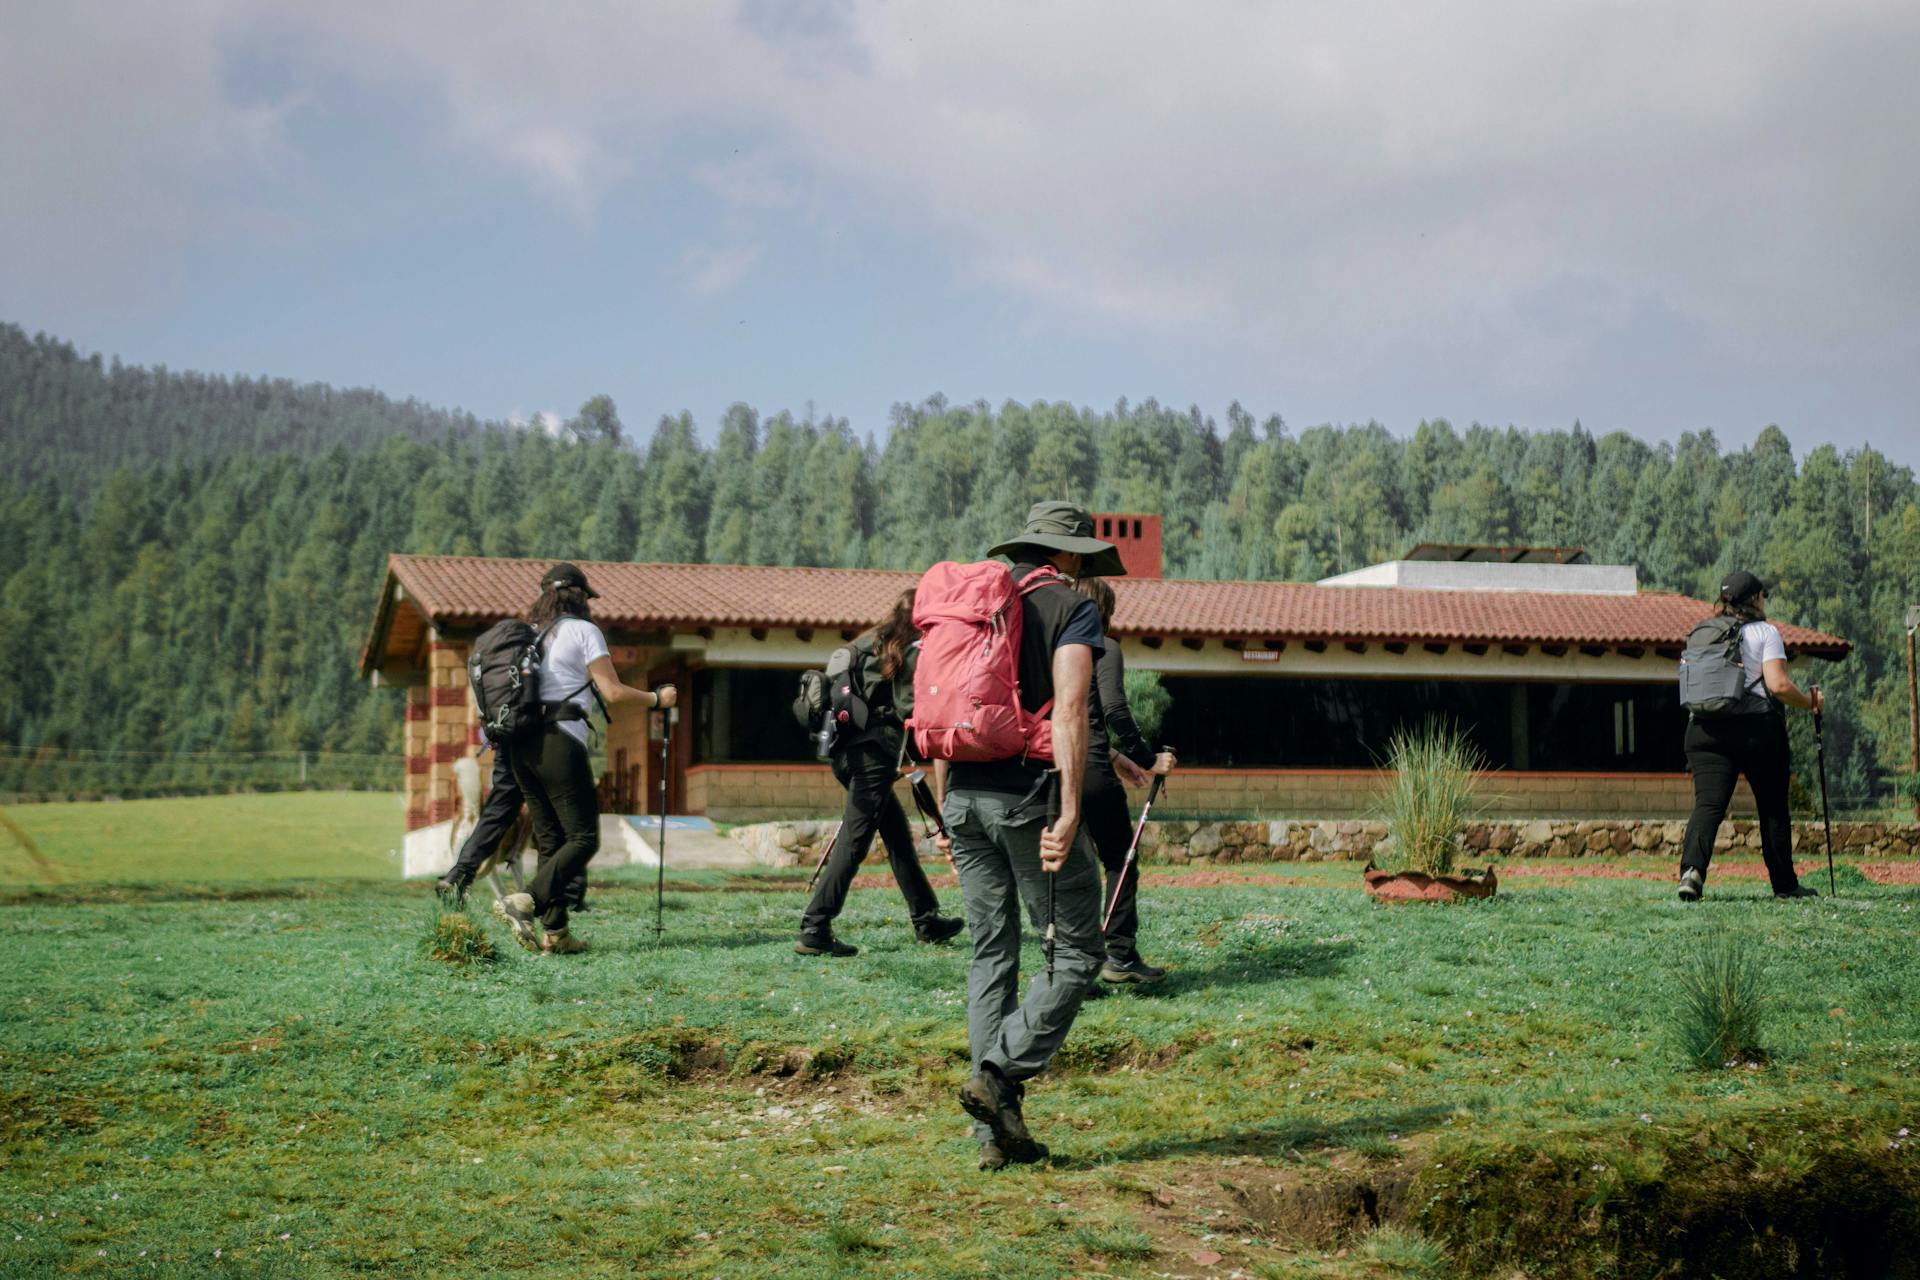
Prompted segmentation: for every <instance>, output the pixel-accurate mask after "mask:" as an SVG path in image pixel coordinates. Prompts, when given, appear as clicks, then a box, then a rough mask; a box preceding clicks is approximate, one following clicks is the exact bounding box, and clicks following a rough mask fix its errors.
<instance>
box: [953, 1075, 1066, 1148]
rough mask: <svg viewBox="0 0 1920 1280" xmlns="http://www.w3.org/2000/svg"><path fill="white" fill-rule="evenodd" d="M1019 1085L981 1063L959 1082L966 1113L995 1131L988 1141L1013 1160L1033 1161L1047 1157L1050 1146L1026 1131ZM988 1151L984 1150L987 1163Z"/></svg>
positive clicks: (1021, 1090) (961, 1100)
mask: <svg viewBox="0 0 1920 1280" xmlns="http://www.w3.org/2000/svg"><path fill="white" fill-rule="evenodd" d="M1023 1092H1025V1091H1024V1090H1023V1089H1021V1088H1020V1086H1019V1085H1015V1084H1009V1083H1008V1082H1007V1081H1006V1079H1005V1078H1004V1077H1003V1076H1001V1074H1000V1073H999V1072H998V1071H995V1070H993V1069H992V1068H990V1067H982V1068H981V1069H980V1070H978V1071H976V1072H974V1073H973V1074H972V1075H971V1076H969V1077H968V1078H967V1082H966V1083H965V1084H963V1085H961V1086H960V1105H961V1107H962V1108H963V1109H965V1111H966V1113H967V1114H968V1115H970V1116H972V1117H973V1118H974V1119H975V1120H978V1121H979V1122H980V1123H981V1124H984V1125H985V1126H987V1128H988V1129H989V1130H991V1131H992V1135H993V1136H992V1138H991V1139H990V1143H989V1145H991V1146H993V1147H996V1148H998V1150H999V1152H1000V1154H1001V1155H1002V1156H1004V1157H1005V1159H1006V1161H1007V1162H1009V1163H1012V1164H1032V1163H1033V1162H1034V1161H1036V1160H1044V1159H1046V1158H1047V1149H1046V1148H1045V1147H1043V1146H1041V1145H1040V1144H1039V1143H1037V1142H1035V1141H1034V1140H1033V1135H1032V1134H1030V1133H1028V1132H1027V1122H1026V1119H1025V1118H1024V1117H1023V1116H1022V1115H1021V1114H1020V1095H1021V1094H1022V1093H1023ZM985 1160H986V1152H985V1151H984V1150H982V1152H981V1162H982V1164H983V1165H984V1164H985Z"/></svg>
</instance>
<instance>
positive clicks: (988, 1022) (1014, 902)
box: [912, 502, 1126, 1169]
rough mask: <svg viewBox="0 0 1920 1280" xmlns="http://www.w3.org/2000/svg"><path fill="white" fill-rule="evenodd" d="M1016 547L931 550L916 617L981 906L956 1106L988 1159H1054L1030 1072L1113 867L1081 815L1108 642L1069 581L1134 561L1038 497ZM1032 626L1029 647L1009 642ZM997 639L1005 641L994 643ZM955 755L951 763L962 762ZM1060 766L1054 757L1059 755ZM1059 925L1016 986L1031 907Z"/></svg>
mask: <svg viewBox="0 0 1920 1280" xmlns="http://www.w3.org/2000/svg"><path fill="white" fill-rule="evenodd" d="M987 554H988V555H992V556H1001V555H1004V556H1006V557H1007V558H1008V559H1010V560H1012V561H1013V569H1012V573H1011V574H1010V575H1009V574H1008V572H1007V570H1006V567H1005V566H1003V565H1000V564H998V563H997V562H992V561H989V562H987V563H985V564H978V565H955V564H941V565H935V566H934V567H933V568H932V569H930V570H928V572H927V575H926V577H925V578H923V579H922V580H921V586H920V594H919V598H918V600H917V601H916V603H915V608H914V621H915V622H916V623H917V624H919V626H920V627H921V630H922V631H923V632H924V633H925V638H924V640H923V642H922V646H921V652H920V660H919V669H918V671H917V673H916V675H915V679H914V714H913V720H912V728H913V730H914V741H915V744H916V746H917V747H919V749H920V750H921V752H922V754H924V755H927V756H929V757H930V758H932V759H934V760H935V761H936V766H935V777H936V782H937V787H938V790H939V793H940V796H941V798H942V813H943V816H944V819H945V822H946V828H947V832H948V834H949V837H950V843H949V846H948V847H949V850H950V854H951V856H952V859H953V864H954V868H955V870H957V871H958V872H959V873H960V891H961V893H962V895H963V896H964V897H965V899H966V904H967V929H968V932H969V934H970V936H971V938H972V943H973V958H972V962H971V964H970V966H969V969H968V973H967V1043H968V1050H969V1053H970V1056H971V1058H972V1061H973V1067H974V1071H973V1074H972V1075H971V1076H970V1077H969V1078H968V1079H967V1082H966V1083H965V1084H964V1085H963V1086H961V1089H960V1104H961V1106H962V1107H963V1108H965V1110H966V1111H967V1113H968V1114H969V1115H971V1116H972V1117H973V1118H974V1121H975V1124H974V1132H975V1134H976V1135H977V1136H978V1137H979V1139H980V1167H981V1168H983V1169H997V1168H1000V1167H1001V1166H1003V1165H1006V1164H1009V1163H1025V1162H1031V1161H1035V1160H1043V1159H1045V1158H1046V1155H1047V1149H1046V1147H1044V1146H1042V1145H1041V1144H1040V1143H1038V1142H1035V1141H1034V1140H1033V1137H1032V1135H1030V1134H1029V1133H1028V1132H1027V1125H1026V1120H1025V1117H1024V1115H1023V1114H1022V1103H1023V1100H1024V1097H1025V1093H1026V1082H1027V1081H1028V1080H1029V1079H1031V1078H1032V1077H1034V1076H1036V1075H1038V1074H1039V1073H1040V1072H1041V1071H1042V1070H1044V1069H1045V1068H1046V1065H1047V1063H1049V1062H1050V1061H1052V1060H1053V1055H1054V1054H1055V1052H1057V1051H1058V1050H1059V1048H1060V1045H1061V1042H1062V1041H1064V1040H1065V1039H1066V1036H1067V1031H1068V1030H1069V1029H1070V1028H1071V1027H1072V1026H1073V1020H1074V1017H1075V1015H1077V1014H1078V1013H1079V1011H1080V1002H1081V1000H1083V999H1084V998H1085V997H1086V994H1087V989H1088V988H1089V987H1090V986H1092V984H1093V982H1094V980H1095V978H1096V976H1097V975H1098V973H1099V971H1100V962H1101V959H1102V957H1103V955H1104V954H1105V949H1104V947H1103V946H1102V945H1101V941H1100V871H1099V866H1098V864H1097V863H1096V862H1095V860H1094V856H1093V852H1092V850H1091V849H1090V848H1089V847H1088V844H1087V840H1086V837H1085V835H1084V834H1082V832H1081V830H1080V813H1081V810H1080V794H1081V783H1082V780H1083V778H1084V775H1085V770H1086V760H1087V697H1088V690H1089V688H1090V686H1091V684H1092V681H1093V664H1094V659H1095V658H1096V657H1097V656H1098V655H1099V653H1100V651H1101V649H1102V648H1103V647H1104V640H1103V636H1102V633H1101V630H1100V611H1099V610H1098V609H1097V608H1096V607H1095V606H1094V603H1093V601H1091V600H1089V599H1087V598H1086V597H1085V596H1082V595H1080V594H1079V593H1078V592H1076V591H1074V590H1073V589H1072V588H1071V587H1070V586H1069V585H1068V579H1069V578H1071V577H1073V576H1075V575H1078V574H1082V573H1088V574H1108V575H1118V574H1122V573H1125V572H1126V570H1125V569H1124V568H1122V567H1121V564H1120V556H1119V553H1118V552H1116V551H1115V550H1114V548H1113V546H1112V544H1110V543H1106V542H1101V541H1099V540H1097V539H1095V538H1094V537H1093V520H1092V518H1091V517H1090V516H1088V515H1087V513H1086V512H1085V511H1082V510H1081V509H1080V508H1078V507H1075V506H1073V505H1071V504H1069V503H1065V502H1042V503H1039V504H1037V505H1035V506H1034V507H1033V509H1032V510H1031V511H1029V512H1028V514H1027V523H1026V527H1025V528H1024V529H1023V530H1021V532H1020V533H1019V534H1018V535H1017V536H1015V537H1013V538H1010V539H1008V540H1007V541H1006V542H1003V543H1001V544H1000V545H999V546H996V547H994V548H993V549H992V550H991V551H989V552H988V553H987ZM1016 629H1017V632H1018V636H1019V643H1018V647H1017V648H1015V646H1013V645H1012V644H1009V643H1004V641H1007V640H1010V639H1011V637H1012V635H1013V634H1014V632H1015V631H1016ZM997 641H998V642H1001V643H996V642H997ZM949 762H950V763H949ZM1050 764H1051V765H1052V767H1051V768H1050V767H1049V765H1050ZM1023 906H1024V907H1025V909H1026V914H1027V917H1028V919H1029V920H1030V921H1032V923H1033V926H1034V928H1035V929H1037V930H1039V931H1041V933H1042V935H1043V937H1046V939H1047V941H1046V943H1045V951H1046V956H1047V961H1046V969H1045V971H1044V972H1043V973H1041V974H1040V975H1037V976H1036V977H1035V978H1034V980H1033V983H1032V985H1031V986H1030V987H1029V988H1028V990H1027V995H1026V999H1025V1000H1024V1001H1022V1000H1021V998H1020V913H1021V908H1022V907H1023Z"/></svg>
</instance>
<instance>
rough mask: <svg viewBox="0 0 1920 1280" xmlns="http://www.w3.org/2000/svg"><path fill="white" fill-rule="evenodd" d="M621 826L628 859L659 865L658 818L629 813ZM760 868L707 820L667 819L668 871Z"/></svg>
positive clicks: (638, 863) (740, 846) (744, 849)
mask: <svg viewBox="0 0 1920 1280" xmlns="http://www.w3.org/2000/svg"><path fill="white" fill-rule="evenodd" d="M622 823H623V825H624V826H625V827H626V830H625V831H624V832H623V833H622V834H623V841H622V842H623V844H624V845H625V847H626V849H627V851H628V860H629V861H630V862H631V863H632V864H633V865H634V866H639V867H657V866H659V865H660V855H659V851H658V849H657V848H656V846H657V845H658V844H659V842H660V817H659V815H658V814H644V813H636V814H629V815H627V816H626V817H625V818H623V819H622ZM758 865H759V862H758V861H757V860H756V859H755V858H754V855H753V853H752V851H751V850H749V849H748V848H747V847H746V846H745V845H743V844H741V843H740V842H739V841H737V840H735V839H733V838H732V837H731V836H723V835H721V834H720V833H719V832H718V831H716V830H714V826H713V823H712V822H710V821H709V820H707V819H706V818H695V817H674V816H669V817H668V818H667V870H669V871H701V870H739V869H742V868H746V867H754V866H758Z"/></svg>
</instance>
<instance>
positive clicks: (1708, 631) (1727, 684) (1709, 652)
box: [1680, 616, 1752, 720]
mask: <svg viewBox="0 0 1920 1280" xmlns="http://www.w3.org/2000/svg"><path fill="white" fill-rule="evenodd" d="M1745 625H1746V624H1745V623H1743V622H1742V621H1741V620H1740V619H1739V618H1734V617H1725V616H1722V617H1713V618H1708V619H1706V620H1705V621H1703V622H1701V623H1699V624H1698V625H1696V626H1695V627H1694V629H1693V630H1692V631H1689V632H1688V633H1687V647H1686V648H1685V649H1684V650H1682V651H1681V653H1680V705H1681V706H1683V707H1685V708H1686V709H1687V710H1688V711H1689V712H1691V713H1692V714H1693V715H1695V716H1697V717H1699V718H1701V719H1706V720H1710V719H1713V718H1715V717H1717V716H1724V715H1731V714H1733V713H1734V712H1736V711H1738V710H1739V709H1740V704H1741V703H1743V702H1745V701H1746V700H1747V692H1748V689H1749V687H1750V685H1751V684H1752V681H1750V680H1749V679H1748V678H1747V668H1746V667H1745V665H1744V664H1743V663H1742V662H1741V660H1740V630H1741V628H1742V627H1743V626H1745Z"/></svg>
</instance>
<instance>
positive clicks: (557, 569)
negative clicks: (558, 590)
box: [540, 560, 600, 600]
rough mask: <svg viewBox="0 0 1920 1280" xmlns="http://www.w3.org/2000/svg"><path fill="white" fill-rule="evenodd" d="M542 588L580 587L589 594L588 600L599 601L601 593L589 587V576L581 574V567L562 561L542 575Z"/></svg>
mask: <svg viewBox="0 0 1920 1280" xmlns="http://www.w3.org/2000/svg"><path fill="white" fill-rule="evenodd" d="M540 585H541V587H543V588H545V587H578V588H580V590H582V591H584V592H586V593H587V599H589V600H598V599H599V598H600V593H599V592H598V591H595V590H594V589H593V588H592V587H590V586H588V585H587V575H586V574H584V573H582V572H580V566H579V565H577V564H573V563H571V562H569V561H565V560H563V561H561V562H560V563H559V564H557V565H555V566H553V568H551V569H549V570H547V571H546V572H545V573H543V574H541V575H540Z"/></svg>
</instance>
